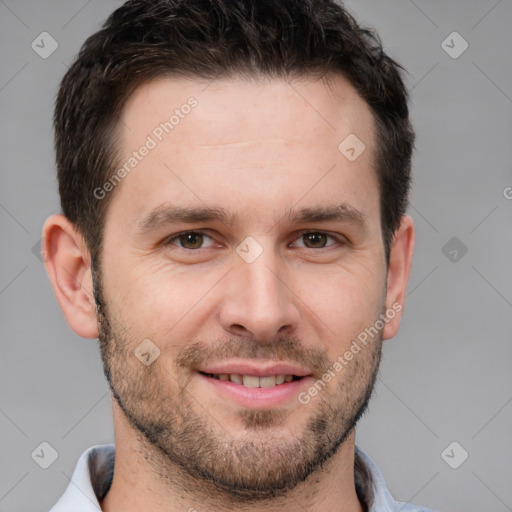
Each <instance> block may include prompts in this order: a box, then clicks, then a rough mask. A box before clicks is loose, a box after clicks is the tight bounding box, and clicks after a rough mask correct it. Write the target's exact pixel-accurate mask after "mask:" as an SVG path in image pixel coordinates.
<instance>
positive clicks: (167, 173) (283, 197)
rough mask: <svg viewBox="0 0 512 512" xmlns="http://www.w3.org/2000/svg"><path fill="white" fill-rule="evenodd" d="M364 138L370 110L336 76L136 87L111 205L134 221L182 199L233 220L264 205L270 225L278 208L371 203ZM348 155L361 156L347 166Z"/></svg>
mask: <svg viewBox="0 0 512 512" xmlns="http://www.w3.org/2000/svg"><path fill="white" fill-rule="evenodd" d="M374 130H375V128H374V119H373V114H372V112H371V109H370V107H369V106H368V105H367V104H366V102H365V101H364V100H363V99H362V98H360V97H359V95H358V94H357V92H356V91H355V90H354V88H353V87H352V86H351V85H350V84H349V82H348V81H347V80H346V79H344V78H343V77H341V76H335V77H331V79H330V82H329V86H327V85H326V84H325V83H324V82H323V81H321V80H318V79H302V80H295V81H286V80H284V79H258V80H255V79H252V80H248V79H242V78H232V79H222V80H214V81H211V82H200V81H197V80H184V79H175V78H169V77H161V78H158V79H156V80H153V81H151V82H149V83H145V84H143V85H141V86H139V87H138V88H137V89H136V90H135V92H134V93H133V94H132V95H131V97H130V98H129V99H128V101H127V102H126V104H125V107H124V109H123V113H122V119H121V123H120V124H119V131H120V137H119V140H120V148H119V149H120V165H123V164H124V165H125V169H126V170H127V172H125V173H123V175H125V176H126V177H124V178H123V179H122V180H121V181H120V182H119V184H117V185H116V190H115V197H114V202H116V201H120V200H121V201H125V206H124V207H125V208H129V209H130V210H131V211H133V212H134V215H137V216H141V215H143V214H144V213H147V212H148V211H149V210H151V209H153V208H154V207H157V206H158V205H159V204H163V203H166V202H176V203H179V202H180V201H184V200H186V204H191V202H195V203H196V204H198V205H199V204H201V203H202V206H204V205H205V203H206V204H207V205H209V206H214V207H215V206H217V205H218V204H219V202H224V203H225V204H230V205H233V207H234V209H237V207H238V210H239V212H242V210H243V211H245V212H247V211H248V209H249V207H250V208H251V211H254V212H256V213H257V212H258V211H259V212H267V211H268V208H269V206H272V207H273V212H272V213H273V218H275V216H276V215H279V211H278V210H279V204H282V205H283V206H286V208H287V209H288V210H289V209H290V208H291V207H292V206H293V205H294V204H296V203H297V202H298V201H299V200H300V201H303V204H302V206H305V207H307V206H308V205H307V200H308V199H311V201H312V202H314V203H315V204H318V201H319V200H321V201H323V200H327V201H329V200H330V199H332V201H331V202H332V203H338V202H340V200H345V199H346V198H347V197H350V196H357V197H358V199H357V200H359V201H364V200H365V199H367V200H371V201H373V203H375V194H377V195H378V192H377V185H376V177H375V175H374V170H373V168H374V166H373V154H374V146H375V143H374V139H375V134H374ZM345 141H348V142H347V143H345ZM144 147H146V148H149V149H144ZM352 148H354V149H355V150H356V151H357V152H359V151H361V148H364V151H363V152H362V153H361V155H360V156H359V157H358V158H357V159H355V160H353V159H351V158H348V157H350V156H353V154H354V152H353V151H352V153H350V152H349V153H346V150H347V149H348V150H349V151H350V150H352ZM141 153H144V155H143V156H142V157H141ZM356 156H357V155H356ZM128 163H130V164H129V165H126V164H128ZM131 164H133V165H131ZM372 194H373V197H369V196H371V195H372ZM119 196H121V197H119ZM185 196H186V197H185ZM340 196H345V197H340ZM253 197H256V198H258V199H259V200H258V201H252V198H253ZM123 198H124V199H123ZM356 202H357V201H356ZM182 204H185V203H183V202H182ZM355 206H356V207H357V205H355ZM360 206H361V205H360ZM359 209H361V208H359Z"/></svg>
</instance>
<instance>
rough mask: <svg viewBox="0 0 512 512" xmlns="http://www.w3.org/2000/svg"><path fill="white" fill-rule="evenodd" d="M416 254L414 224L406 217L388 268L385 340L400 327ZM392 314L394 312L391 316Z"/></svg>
mask: <svg viewBox="0 0 512 512" xmlns="http://www.w3.org/2000/svg"><path fill="white" fill-rule="evenodd" d="M413 252H414V222H413V220H412V218H411V217H409V216H408V215H404V216H403V217H402V220H401V223H400V226H399V228H398V229H397V231H396V233H395V236H394V238H393V245H392V247H391V251H390V256H389V267H388V284H387V292H386V311H388V312H389V313H388V314H387V315H386V316H387V318H388V319H389V321H388V322H386V325H385V326H384V329H383V331H382V337H383V339H384V340H387V339H389V338H392V337H393V336H395V335H396V333H397V332H398V328H399V327H400V318H401V317H402V312H403V309H404V307H405V295H406V291H407V283H408V282H409V275H410V273H411V266H412V255H413ZM391 312H394V314H393V315H391Z"/></svg>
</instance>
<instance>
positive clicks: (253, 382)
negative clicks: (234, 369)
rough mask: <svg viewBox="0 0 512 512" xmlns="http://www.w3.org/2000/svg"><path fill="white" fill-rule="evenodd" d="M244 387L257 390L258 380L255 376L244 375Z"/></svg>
mask: <svg viewBox="0 0 512 512" xmlns="http://www.w3.org/2000/svg"><path fill="white" fill-rule="evenodd" d="M243 379H244V386H246V387H248V388H259V387H260V378H259V377H256V376H255V375H244V376H243Z"/></svg>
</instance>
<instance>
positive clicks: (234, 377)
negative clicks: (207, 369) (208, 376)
mask: <svg viewBox="0 0 512 512" xmlns="http://www.w3.org/2000/svg"><path fill="white" fill-rule="evenodd" d="M229 380H230V381H231V382H234V383H235V384H243V380H242V376H241V375H238V374H237V373H232V374H230V376H229Z"/></svg>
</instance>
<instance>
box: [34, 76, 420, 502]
mask: <svg viewBox="0 0 512 512" xmlns="http://www.w3.org/2000/svg"><path fill="white" fill-rule="evenodd" d="M206 85H208V87H206ZM190 96H194V97H195V98H196V99H197V101H198V104H197V107H195V108H194V109H192V111H191V112H190V114H188V115H187V116H185V117H184V118H183V119H181V120H180V122H179V125H177V126H176V127H175V128H174V129H173V131H172V132H171V133H170V134H169V135H167V136H165V137H164V138H163V140H162V141H161V142H159V144H158V145H157V147H155V148H154V149H152V150H151V151H150V152H149V154H148V155H147V156H146V157H145V158H144V159H142V160H141V161H140V162H139V163H138V164H137V166H136V167H135V168H134V169H133V170H132V171H131V172H130V173H129V174H128V175H127V176H126V177H125V178H124V179H123V180H122V181H121V182H120V183H119V184H117V186H116V187H115V190H114V191H112V192H110V193H112V194H113V196H112V198H111V199H112V201H111V203H110V205H109V209H108V211H107V217H106V222H105V231H104V245H103V252H102V259H101V265H102V268H101V276H98V282H97V285H99V284H100V281H99V278H101V289H99V290H98V291H99V292H100V293H99V295H98V297H99V299H100V300H101V303H100V304H99V307H98V308H96V304H95V302H94V299H93V280H92V269H91V259H90V255H89V252H88V250H87V247H86V244H85V243H84V241H83V238H82V237H81V235H80V233H79V232H78V231H77V230H76V228H75V227H74V226H73V225H72V224H70V223H69V221H68V220H67V219H66V218H65V217H64V216H62V215H53V216H52V217H50V218H49V219H48V220H47V221H46V223H45V226H44V229H43V237H44V240H45V246H44V248H43V249H44V250H45V251H46V267H47V270H48V273H49V276H50V279H51V281H52V285H53V287H54V290H55V293H56V297H57V299H58V302H59V304H60V306H61V308H62V310H63V312H64V314H65V316H66V319H67V321H68V323H69V325H70V326H71V328H72V329H73V330H74V331H75V332H76V333H77V334H79V335H80V336H82V337H86V338H96V337H100V341H101V343H100V347H101V352H102V358H103V361H104V367H105V373H106V375H107V378H108V380H109V383H110V386H111V389H112V407H113V417H114V428H115V439H116V458H115V474H114V480H113V484H112V488H111V490H110V492H109V493H108V494H107V496H106V498H105V499H104V500H103V501H102V503H101V507H102V510H103V511H104V512H113V511H115V512H117V511H121V510H122V511H125V512H131V511H135V510H142V509H146V510H153V511H155V512H159V511H178V510H184V511H185V510H189V509H190V508H191V507H193V508H195V509H196V510H197V511H200V512H203V511H204V512H206V511H214V510H215V511H231V510H239V509H241V508H243V509H245V510H258V511H269V512H270V511H277V510H280V511H283V510H290V511H291V510H297V508H298V507H299V505H298V504H300V509H301V510H304V511H318V510H323V511H324V512H334V511H339V510H344V511H350V512H356V511H357V512H361V511H362V510H363V509H362V507H361V504H360V503H359V501H358V498H357V495H356V491H355V484H354V446H355V429H354V426H355V422H356V421H357V419H358V418H359V416H360V415H361V414H362V413H363V412H364V410H365V408H366V405H367V402H368V400H369V398H370V394H371V390H372V388H373V383H374V381H375V377H376V373H377V370H378V364H379V360H380V351H381V347H382V341H383V340H386V339H389V338H391V337H393V336H394V335H395V334H396V332H397V331H398V328H399V323H400V316H401V311H400V312H397V313H396V314H395V315H394V316H393V318H392V319H389V321H387V322H386V323H385V325H384V326H383V328H382V330H381V331H380V333H379V336H375V337H374V338H373V339H372V341H371V343H369V344H368V345H366V346H364V348H363V349H362V350H361V351H360V352H359V353H357V354H356V355H354V358H353V359H352V360H351V361H350V362H349V364H347V365H346V366H345V367H344V368H343V370H342V371H340V372H338V373H337V374H336V377H335V378H333V379H332V380H331V381H330V382H328V383H327V384H326V386H325V387H324V388H323V389H322V390H321V391H320V392H319V393H318V394H317V395H316V396H314V397H312V398H311V400H310V401H309V402H308V403H307V404H303V403H300V401H299V400H297V399H296V398H294V399H292V400H289V401H287V402H286V403H285V404H283V405H281V406H279V407H269V408H263V407H257V406H254V407H251V408H245V407H241V406H240V405H237V404H235V403H234V402H232V401H231V400H229V399H227V398H225V397H224V396H221V395H220V394H219V393H218V392H217V391H216V390H215V389H213V388H212V387H211V386H209V385H208V384H207V383H205V380H204V378H203V377H201V376H200V375H199V374H198V373H197V371H196V370H197V369H198V367H200V366H201V364H204V363H211V362H221V361H223V360H225V359H226V358H228V357H229V358H234V357H237V358H239V359H244V360H248V359H251V360H256V361H259V362H261V361H264V360H265V361H268V360H273V361H291V362H295V363H300V364H302V365H305V366H308V367H309V369H310V370H311V374H312V379H314V380H315V381H316V380H317V379H320V378H322V375H323V374H325V372H326V371H327V369H328V368H329V367H330V366H331V365H332V364H333V363H334V362H335V361H336V360H337V358H338V357H339V356H342V355H343V354H344V353H345V352H346V351H347V350H348V349H349V348H350V345H351V341H352V340H354V339H356V337H357V336H358V334H359V333H361V332H363V331H364V330H365V328H368V327H370V326H373V325H374V324H375V322H376V320H377V319H378V318H379V314H381V313H383V312H385V311H386V310H389V309H393V305H395V306H396V305H397V304H399V305H400V306H401V307H403V305H404V299H405V290H406V286H407V281H408V278H409V273H410V268H411V260H412V253H413V247H414V228H413V223H412V219H411V218H410V217H408V216H404V217H403V218H402V222H401V225H400V227H399V229H398V230H397V232H396V233H395V238H394V243H393V247H392V250H391V256H390V264H389V267H388V266H387V265H386V260H385V253H384V246H383V240H382V234H381V225H380V213H379V200H380V199H379V190H378V185H377V178H376V174H375V170H374V169H373V167H372V162H373V157H374V147H375V125H374V119H373V116H372V113H371V111H370V108H369V107H368V105H367V104H366V103H365V102H364V101H363V100H362V99H361V98H360V97H359V96H358V95H357V93H356V92H355V90H354V89H353V88H352V86H351V85H350V84H349V83H348V82H347V81H346V80H345V79H343V78H342V77H339V76H338V77H334V78H333V81H332V83H331V85H330V86H327V85H326V84H325V83H324V82H323V81H321V80H314V79H304V80H301V81H300V82H299V81H295V82H293V83H291V84H290V83H287V82H286V81H284V80H279V79H273V80H266V81H263V80H258V81H254V80H253V81H248V80H244V81H242V80H237V79H223V80H217V81H214V82H211V83H209V84H205V83H200V82H198V81H184V80H177V79H172V78H167V77H166V78H160V79H157V80H154V81H152V82H151V83H147V84H144V85H142V86H140V87H139V88H138V89H136V91H135V92H134V93H133V94H132V96H131V97H130V98H129V100H128V102H127V104H126V105H125V108H124V111H123V119H122V121H123V122H122V123H121V124H120V125H119V135H120V155H121V159H120V160H121V162H122V163H124V162H125V161H126V160H127V158H128V157H129V156H130V155H131V153H132V152H133V151H134V150H136V149H137V148H139V147H140V146H141V145H142V144H143V143H144V141H145V140H146V137H147V136H148V134H151V133H152V131H153V130H154V129H155V127H156V126H158V125H159V124H160V123H161V122H163V121H164V120H166V119H168V117H169V115H170V114H172V111H173V110H174V109H175V108H179V107H180V105H183V104H184V103H186V101H187V99H188V98H189V97H190ZM349 134H356V135H357V137H358V138H359V139H360V140H361V141H363V142H364V144H365V146H366V150H365V151H364V152H363V153H362V154H361V155H360V156H359V158H357V159H356V160H355V161H349V160H348V159H347V158H346V157H345V156H344V155H343V154H342V153H341V152H340V151H339V150H338V145H339V144H340V143H341V142H342V141H343V140H344V139H345V138H346V137H347V136H348V135H349ZM340 203H345V204H346V205H348V206H350V207H351V208H352V209H353V210H357V211H358V212H360V213H361V214H362V217H363V218H364V222H363V223H361V222H357V221H354V220H350V219H342V220H336V221H314V222H305V223H304V222H289V221H288V220H287V219H286V217H285V213H286V211H287V210H289V209H298V208H322V207H326V206H332V205H338V204H340ZM164 204H167V205H172V206H183V207H186V208H193V207H204V206H212V207H222V208H225V209H226V210H229V212H232V213H233V214H236V215H237V216H238V218H237V221H236V222H235V223H233V224H232V225H228V224H226V223H223V222H220V221H204V222H195V223H193V224H185V223H182V222H180V223H178V224H163V225H159V226H156V227H153V228H152V229H150V230H148V231H146V232H144V233H141V232H140V230H139V229H138V228H139V226H140V223H141V220H142V219H144V218H145V217H146V216H147V215H148V213H150V212H151V211H153V210H154V209H155V208H158V207H160V206H162V205H164ZM306 230H307V231H314V232H317V233H319V238H315V237H313V239H311V238H308V237H307V236H302V232H303V231H306ZM190 231H194V232H197V231H201V232H202V233H204V235H205V236H204V237H203V238H201V237H199V238H192V239H190V238H187V237H182V238H181V239H177V238H172V236H174V235H177V234H180V233H184V232H190ZM326 235H329V236H326ZM196 236H197V235H196ZM248 236H251V237H253V238H254V239H255V240H256V241H257V243H258V244H259V246H260V247H261V249H262V253H261V255H260V256H259V257H258V258H257V259H256V260H255V261H253V262H251V263H248V262H246V261H245V260H244V259H242V258H241V257H240V256H239V254H238V253H237V252H236V249H237V247H238V246H239V245H240V243H241V242H242V241H244V240H245V239H246V237H248ZM190 240H191V241H190ZM187 241H188V243H189V245H186V244H187ZM180 244H181V246H180ZM183 244H185V247H186V248H183V247H182V246H183ZM201 244H202V245H201ZM196 247H199V249H197V248H196ZM144 339H150V340H151V342H152V343H153V344H154V345H155V346H157V347H158V349H159V350H160V355H159V356H158V357H157V358H156V359H155V361H154V362H153V363H151V364H150V365H148V366H146V365H144V364H141V362H140V360H139V359H137V357H135V356H134V350H135V349H136V348H137V346H138V345H139V344H140V343H141V341H142V340H144ZM309 385H310V384H309ZM309 385H308V386H304V389H303V391H304V390H306V391H307V389H308V387H309ZM320 456H323V457H324V459H325V460H323V461H322V460H319V457H320ZM305 467H307V468H309V469H308V470H307V471H306V470H305V469H304V468H305Z"/></svg>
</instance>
